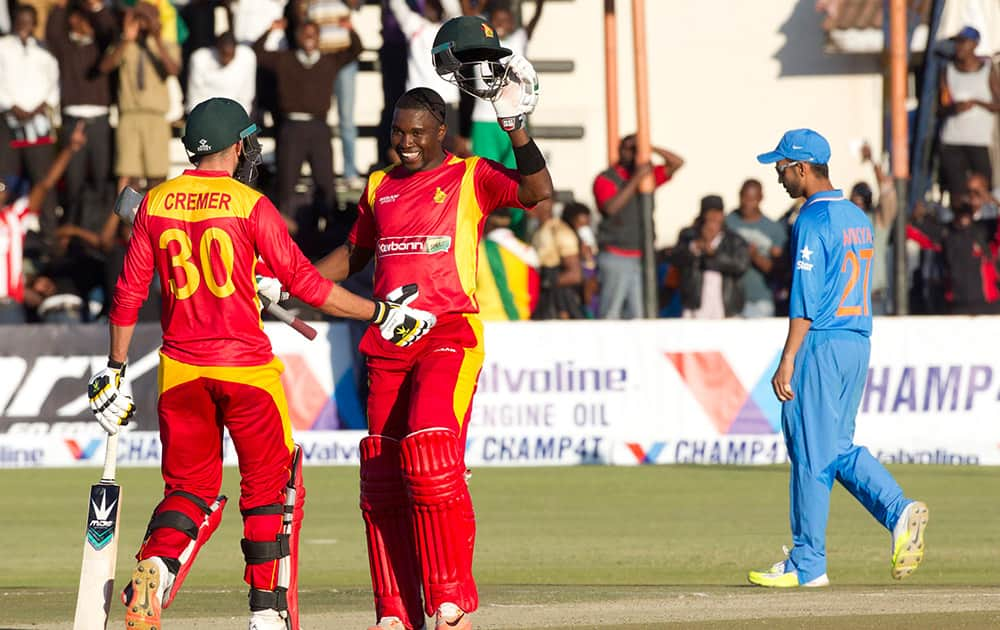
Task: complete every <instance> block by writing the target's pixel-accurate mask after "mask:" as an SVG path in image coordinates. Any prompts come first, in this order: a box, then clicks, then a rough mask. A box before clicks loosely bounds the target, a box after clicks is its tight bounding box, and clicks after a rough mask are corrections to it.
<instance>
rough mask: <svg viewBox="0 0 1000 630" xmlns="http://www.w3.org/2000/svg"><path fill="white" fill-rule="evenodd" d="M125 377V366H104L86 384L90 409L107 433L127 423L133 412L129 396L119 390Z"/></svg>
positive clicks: (133, 405)
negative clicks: (119, 367) (118, 367)
mask: <svg viewBox="0 0 1000 630" xmlns="http://www.w3.org/2000/svg"><path fill="white" fill-rule="evenodd" d="M124 378H125V366H124V365H123V366H122V367H121V369H117V368H113V367H106V368H104V369H103V370H101V371H100V372H98V373H97V374H95V375H94V378H92V379H90V384H89V385H87V396H88V397H89V398H90V410H91V411H92V412H94V417H95V418H97V422H98V423H99V424H100V425H101V428H102V429H104V430H105V431H107V432H108V435H114V434H116V433H118V427H119V426H124V425H126V424H128V421H129V419H131V418H132V415H133V414H135V403H134V402H133V401H132V397H131V396H126V395H125V394H123V393H122V392H121V391H120V388H121V385H122V381H123V380H124Z"/></svg>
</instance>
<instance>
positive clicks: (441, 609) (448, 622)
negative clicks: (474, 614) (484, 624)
mask: <svg viewBox="0 0 1000 630" xmlns="http://www.w3.org/2000/svg"><path fill="white" fill-rule="evenodd" d="M434 630H472V620H471V619H469V614H468V613H467V612H465V611H464V610H462V609H461V608H459V607H458V606H456V605H455V604H452V603H450V602H445V603H444V604H441V605H440V606H438V609H437V615H435V616H434Z"/></svg>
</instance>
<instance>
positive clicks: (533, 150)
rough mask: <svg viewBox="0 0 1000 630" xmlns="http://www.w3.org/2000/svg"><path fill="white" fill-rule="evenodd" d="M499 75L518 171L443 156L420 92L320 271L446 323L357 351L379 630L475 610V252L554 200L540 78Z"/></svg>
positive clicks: (435, 101) (444, 627)
mask: <svg viewBox="0 0 1000 630" xmlns="http://www.w3.org/2000/svg"><path fill="white" fill-rule="evenodd" d="M437 40H438V41H436V46H435V50H439V49H440V50H447V51H448V52H449V54H452V53H453V54H458V55H462V54H467V55H471V58H478V59H495V60H499V59H500V58H503V57H507V56H509V55H510V54H511V53H510V51H509V50H506V49H504V48H501V47H500V44H499V40H498V39H497V37H496V34H495V32H494V31H493V30H492V28H491V27H490V26H489V24H487V23H486V22H485V21H484V20H482V19H480V18H476V17H463V18H455V19H454V20H451V21H449V22H448V23H446V24H445V25H444V26H442V28H441V29H440V31H439V33H438V36H437ZM442 42H443V44H442ZM442 46H444V48H442ZM451 59H453V56H452V57H451ZM435 61H437V59H436V60H435ZM493 69H495V70H497V71H498V72H501V73H503V75H504V77H505V80H504V82H503V84H501V83H500V82H499V81H498V82H496V83H495V84H494V86H493V87H494V90H495V92H494V93H493V94H492V96H493V97H494V98H493V103H494V106H495V107H496V110H497V115H498V119H499V121H500V124H501V125H502V126H503V127H504V129H505V130H507V131H508V132H509V133H510V138H511V141H512V142H513V146H514V154H515V156H516V158H517V171H512V170H508V169H506V168H504V167H503V166H501V165H499V164H497V163H496V162H492V161H490V160H486V159H481V158H477V157H472V158H466V159H462V158H459V157H456V156H454V155H451V154H449V153H447V152H446V151H445V150H444V149H443V148H442V145H441V143H442V140H443V139H444V137H445V132H446V127H445V122H444V121H445V104H444V101H443V100H442V99H441V97H440V96H439V95H438V94H437V93H436V92H434V91H433V90H430V89H427V88H417V89H413V90H410V91H409V92H407V93H406V94H404V95H403V96H402V97H401V98H400V99H399V100H398V101H397V102H396V106H395V112H394V115H393V122H392V136H391V140H392V146H393V148H394V149H395V150H396V152H397V153H398V154H399V157H400V163H399V164H396V165H394V166H391V167H389V168H386V169H383V170H381V171H378V172H376V173H374V174H373V175H371V176H370V177H369V179H368V185H367V187H366V189H365V191H364V193H363V194H362V197H361V200H360V202H359V216H358V220H357V223H355V225H354V228H353V230H352V232H351V235H350V238H349V241H348V243H346V244H345V245H344V246H342V247H340V248H338V249H337V250H335V251H334V252H333V253H331V254H330V255H329V256H327V257H326V258H325V259H323V260H322V261H321V262H320V263H318V264H317V268H318V269H319V270H320V272H321V273H322V274H323V275H324V276H326V277H327V278H331V279H334V280H340V279H343V278H345V277H347V276H348V275H349V274H350V273H354V272H356V271H359V270H360V269H362V268H364V266H365V265H366V264H367V263H368V262H369V261H370V260H371V258H372V256H374V257H375V259H376V261H377V264H376V267H375V295H376V296H390V295H393V296H395V295H396V294H397V292H398V289H397V287H400V286H401V285H405V284H407V283H411V282H415V283H417V284H418V285H419V287H420V292H419V294H410V295H404V296H403V297H402V298H401V299H402V300H403V302H404V303H406V304H413V305H414V306H416V307H417V308H419V309H421V310H425V311H429V312H431V313H433V314H434V315H435V316H436V317H437V325H436V326H435V328H434V330H432V331H431V332H430V333H429V334H428V335H427V336H425V337H424V338H423V339H421V340H420V341H418V342H416V343H414V344H412V345H411V346H408V347H406V348H400V347H398V346H394V345H392V344H388V343H385V341H384V340H383V339H381V338H379V336H378V335H373V334H371V331H369V332H368V333H367V334H366V335H365V336H364V338H363V339H362V341H361V346H360V349H361V351H362V352H363V353H364V354H365V356H366V360H367V365H368V376H369V383H370V387H369V396H368V433H369V435H368V437H366V438H365V439H364V440H362V442H361V447H360V452H361V510H362V513H363V517H364V521H365V529H366V536H367V542H368V554H369V561H370V566H371V578H372V589H373V592H374V596H375V617H376V619H377V624H376V625H375V626H373V627H372V628H371V629H370V630H383V629H394V630H403V628H406V629H407V630H417V629H420V628H423V626H424V612H426V613H427V614H428V615H434V616H435V622H436V630H471V628H472V622H471V619H470V616H469V614H468V613H471V612H473V611H474V610H475V609H476V607H477V605H478V594H477V591H476V584H475V582H474V581H473V577H472V554H473V542H474V538H475V516H474V514H473V509H472V501H471V499H470V497H469V489H468V487H467V485H466V467H465V462H464V455H465V440H466V433H467V431H468V420H469V415H470V411H471V406H472V397H473V394H474V393H475V390H476V384H477V381H478V378H479V372H480V369H481V368H482V365H483V341H482V324H481V323H480V321H479V318H478V317H477V315H476V314H477V312H478V310H479V307H478V304H477V303H476V283H475V281H476V266H477V264H478V261H477V252H478V248H479V241H480V239H481V238H482V234H483V225H484V223H485V219H486V217H487V215H488V214H489V213H490V212H492V211H493V210H495V209H497V208H502V207H517V208H531V207H532V206H534V204H536V203H538V202H539V201H542V200H544V199H547V198H548V197H550V196H551V194H552V180H551V178H550V176H549V172H548V169H547V168H546V166H545V160H544V158H543V157H542V154H541V152H540V151H539V150H538V148H537V147H536V146H535V143H534V141H532V140H531V138H530V137H529V136H528V134H527V133H526V131H525V129H524V122H525V115H526V114H528V113H530V112H531V111H532V109H533V108H534V105H535V103H536V102H537V99H538V82H537V78H536V75H535V72H534V69H533V68H532V67H531V64H529V63H528V61H527V60H525V59H524V58H522V57H514V58H512V59H511V60H510V61H509V62H507V63H506V64H505V65H504V66H500V64H497V63H495V64H494V66H493ZM438 70H439V71H440V70H441V66H440V65H439V66H438ZM477 76H480V75H477ZM404 293H405V291H404ZM421 589H422V590H423V598H424V599H423V601H421Z"/></svg>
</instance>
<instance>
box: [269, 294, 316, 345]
mask: <svg viewBox="0 0 1000 630" xmlns="http://www.w3.org/2000/svg"><path fill="white" fill-rule="evenodd" d="M266 310H267V312H268V313H270V314H271V315H273V316H274V318H275V319H277V320H279V321H282V322H285V323H286V324H288V325H289V326H291V327H292V328H294V329H295V330H296V332H298V333H299V334H300V335H302V336H303V337H305V338H306V339H310V340H311V339H315V338H316V329H315V328H313V327H312V326H310V325H309V324H307V323H305V322H304V321H302V320H301V319H299V318H298V317H296V316H294V315H292V314H291V313H289V312H288V311H287V310H285V309H284V308H282V307H281V306H279V305H277V304H275V303H274V302H268V303H267V307H266Z"/></svg>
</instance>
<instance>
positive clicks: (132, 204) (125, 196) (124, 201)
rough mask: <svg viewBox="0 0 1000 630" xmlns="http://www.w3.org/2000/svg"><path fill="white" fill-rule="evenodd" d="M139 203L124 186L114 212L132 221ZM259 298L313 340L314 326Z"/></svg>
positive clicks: (276, 315) (135, 193) (267, 308)
mask: <svg viewBox="0 0 1000 630" xmlns="http://www.w3.org/2000/svg"><path fill="white" fill-rule="evenodd" d="M141 203H142V194H141V193H139V192H138V191H136V190H134V189H133V188H132V187H131V186H126V187H125V188H123V189H122V191H121V193H119V195H118V198H117V199H116V200H115V208H114V210H115V214H117V215H118V217H119V218H120V219H122V220H123V221H126V222H127V223H132V221H134V220H135V215H136V213H137V212H138V211H139V204H141ZM260 299H261V302H262V303H263V305H264V310H265V311H267V312H268V313H270V314H271V315H272V316H274V318H275V319H277V320H278V321H281V322H284V323H286V324H288V325H289V326H291V327H292V328H294V329H295V331H296V332H298V333H299V334H300V335H302V336H303V337H305V338H306V339H309V340H313V339H315V338H316V329H315V328H313V327H312V326H310V325H309V324H307V323H305V322H304V321H302V320H301V319H299V318H298V317H296V316H295V315H293V314H292V313H290V312H289V311H288V310H286V309H285V308H283V307H282V306H281V305H279V304H275V303H274V302H271V301H270V300H268V299H267V298H265V297H264V296H262V295H261V296H260Z"/></svg>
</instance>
